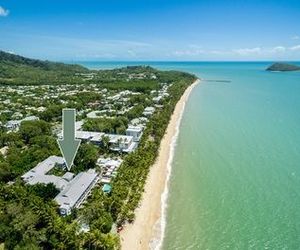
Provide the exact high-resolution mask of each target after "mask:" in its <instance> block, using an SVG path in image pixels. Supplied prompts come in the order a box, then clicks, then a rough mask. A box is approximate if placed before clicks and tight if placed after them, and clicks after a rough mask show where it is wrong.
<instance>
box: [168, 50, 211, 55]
mask: <svg viewBox="0 0 300 250" xmlns="http://www.w3.org/2000/svg"><path fill="white" fill-rule="evenodd" d="M204 53H205V51H204V50H202V49H187V50H176V51H174V52H173V54H174V55H175V56H198V55H201V54H204Z"/></svg>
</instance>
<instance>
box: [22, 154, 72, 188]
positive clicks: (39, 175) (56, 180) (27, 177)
mask: <svg viewBox="0 0 300 250" xmlns="http://www.w3.org/2000/svg"><path fill="white" fill-rule="evenodd" d="M55 166H57V167H60V168H63V169H64V168H65V162H64V158H62V157H58V156H50V157H48V158H47V159H46V160H44V161H42V162H40V163H39V164H38V165H36V167H34V168H32V169H31V170H29V171H28V172H27V173H25V174H24V175H22V176H21V178H22V179H23V180H24V181H25V182H26V183H28V184H30V185H34V184H37V183H43V184H49V183H53V184H54V185H55V187H56V188H57V189H59V190H63V189H64V188H65V187H66V185H67V184H68V181H67V180H66V179H64V178H62V177H59V176H55V175H47V173H48V172H49V171H50V170H51V169H53V168H54V167H55Z"/></svg>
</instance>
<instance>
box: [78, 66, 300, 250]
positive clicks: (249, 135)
mask: <svg viewBox="0 0 300 250" xmlns="http://www.w3.org/2000/svg"><path fill="white" fill-rule="evenodd" d="M127 64H132V65H136V64H141V63H134V62H131V63H126V62H122V63H116V62H115V63H95V62H93V63H91V62H90V63H84V65H86V66H89V67H92V68H103V67H104V68H113V67H116V66H122V65H127ZM143 64H150V65H153V66H155V67H158V68H161V69H178V70H183V71H188V72H192V73H195V74H197V75H198V76H199V77H200V78H204V79H222V80H229V81H231V82H229V83H223V82H210V81H203V82H202V83H201V84H200V85H198V86H197V87H196V88H195V89H194V90H193V92H192V93H191V95H190V99H189V101H188V102H187V104H186V109H185V112H184V115H183V118H182V122H181V125H180V133H179V136H178V140H177V146H176V149H175V156H174V160H173V164H172V174H171V177H170V183H169V197H168V208H167V217H166V231H165V237H164V241H163V246H162V249H164V250H173V249H183V250H185V249H213V250H215V249H216V250H219V249H300V72H298V73H296V72H293V73H292V72H288V73H271V72H266V71H265V70H264V69H265V68H266V67H267V66H268V65H269V64H270V63H268V62H260V63H255V62H249V63H246V62H243V63H241V62H231V63H224V62H219V63H209V62H208V63H205V62H201V63H198V62H191V63H187V62H185V63H181V62H176V63H172V62H168V63H162V62H158V63H143Z"/></svg>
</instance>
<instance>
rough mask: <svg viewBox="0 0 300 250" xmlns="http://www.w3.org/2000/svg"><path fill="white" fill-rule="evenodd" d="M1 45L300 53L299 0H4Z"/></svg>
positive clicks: (208, 55)
mask: <svg viewBox="0 0 300 250" xmlns="http://www.w3.org/2000/svg"><path fill="white" fill-rule="evenodd" d="M0 50H4V51H9V52H11V53H16V54H21V55H24V56H27V57H33V58H40V59H49V60H59V61H64V60H75V61H81V60H100V61H101V60H104V61H106V60H108V61H118V60H125V61H126V60H132V61H138V60H146V61H160V60H163V61H240V60H242V61H249V60H251V61H252V60H254V61H256V60H268V61H269V60H286V61H295V60H298V61H299V60H300V1H299V0H264V1H261V0H260V1H259V0H226V1H225V0H205V1H202V0H198V1H197V0H85V1H83V0H81V1H78V0H72V1H71V0H39V1H37V0H35V1H34V0H26V1H25V0H0Z"/></svg>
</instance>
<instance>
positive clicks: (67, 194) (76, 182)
mask: <svg viewBox="0 0 300 250" xmlns="http://www.w3.org/2000/svg"><path fill="white" fill-rule="evenodd" d="M97 181H98V175H97V173H96V172H95V170H94V169H89V170H88V171H87V172H81V173H79V174H78V175H76V176H75V177H74V179H72V181H70V182H69V183H68V185H67V187H66V188H65V189H64V190H62V191H61V192H60V193H59V194H58V195H57V196H56V197H55V201H56V202H57V203H58V205H59V212H60V214H61V215H63V216H64V215H69V214H71V211H72V209H74V208H78V207H79V206H80V205H81V204H82V203H83V201H84V200H85V199H86V198H87V197H88V195H89V194H90V191H91V190H92V188H93V187H94V186H95V185H96V183H97Z"/></svg>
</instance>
